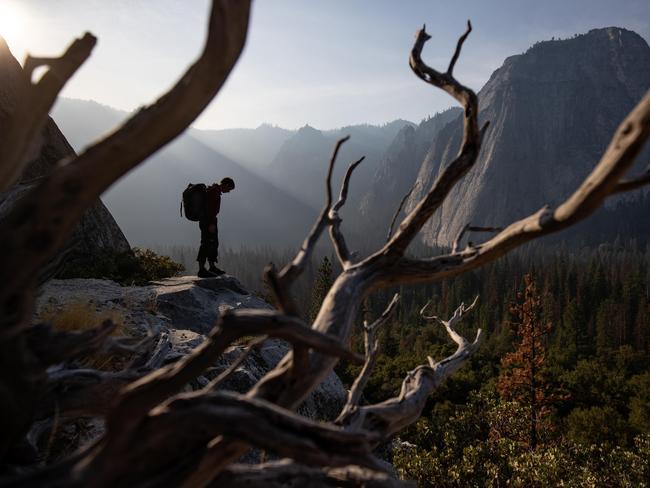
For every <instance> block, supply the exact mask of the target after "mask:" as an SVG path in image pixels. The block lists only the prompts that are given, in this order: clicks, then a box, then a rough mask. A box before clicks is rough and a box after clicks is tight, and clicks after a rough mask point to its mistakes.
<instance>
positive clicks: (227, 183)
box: [219, 178, 235, 193]
mask: <svg viewBox="0 0 650 488" xmlns="http://www.w3.org/2000/svg"><path fill="white" fill-rule="evenodd" d="M219 186H220V187H221V192H222V193H228V192H229V191H231V190H234V189H235V181H234V180H233V179H232V178H224V179H223V180H221V183H219Z"/></svg>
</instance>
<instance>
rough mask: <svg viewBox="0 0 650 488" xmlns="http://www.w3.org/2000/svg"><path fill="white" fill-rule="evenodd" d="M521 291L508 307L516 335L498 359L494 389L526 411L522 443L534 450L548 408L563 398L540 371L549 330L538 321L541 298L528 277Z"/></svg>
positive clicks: (543, 425)
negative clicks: (510, 348)
mask: <svg viewBox="0 0 650 488" xmlns="http://www.w3.org/2000/svg"><path fill="white" fill-rule="evenodd" d="M524 285H525V286H524V291H523V292H520V293H519V294H518V295H517V299H518V300H517V302H515V303H513V304H512V305H511V307H510V311H511V313H512V314H513V315H514V316H515V317H516V320H517V321H516V322H512V329H513V332H514V334H515V336H516V340H515V344H516V349H515V350H514V351H513V352H511V353H508V354H506V355H505V356H504V357H503V359H502V360H501V366H502V367H503V371H502V373H501V375H500V376H499V379H498V381H497V389H498V390H499V393H500V395H501V397H502V398H503V399H505V400H509V401H516V402H517V403H519V404H520V405H522V406H525V407H527V408H529V409H530V421H529V429H528V434H527V435H526V436H525V440H526V441H527V443H528V446H529V448H530V449H535V448H536V447H537V445H538V443H539V440H540V432H541V431H542V430H545V428H546V427H547V426H546V424H545V423H544V419H545V418H546V417H548V415H549V414H550V413H551V409H552V405H554V404H556V403H557V402H558V401H561V400H562V399H563V396H562V394H561V393H560V392H559V391H558V390H557V389H556V388H555V387H554V386H553V385H552V384H551V382H550V381H549V380H548V377H547V375H546V374H545V372H544V364H545V362H546V349H547V342H546V340H545V338H546V337H547V336H548V335H549V334H550V332H551V331H552V330H553V325H552V324H551V323H550V322H544V321H542V320H541V309H542V297H541V295H540V294H539V292H538V291H537V286H536V285H535V281H534V280H533V278H532V277H531V276H530V275H526V276H525V277H524Z"/></svg>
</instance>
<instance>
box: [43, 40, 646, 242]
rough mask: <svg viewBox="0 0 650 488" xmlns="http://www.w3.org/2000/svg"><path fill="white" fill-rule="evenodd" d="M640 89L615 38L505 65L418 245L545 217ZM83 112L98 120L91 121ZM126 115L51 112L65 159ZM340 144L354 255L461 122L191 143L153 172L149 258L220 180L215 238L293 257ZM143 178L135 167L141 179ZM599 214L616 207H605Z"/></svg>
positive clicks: (456, 137) (455, 137) (636, 45)
mask: <svg viewBox="0 0 650 488" xmlns="http://www.w3.org/2000/svg"><path fill="white" fill-rule="evenodd" d="M649 87H650V48H649V47H648V45H647V43H646V42H645V41H644V40H643V39H642V38H641V37H640V36H638V35H637V34H635V33H634V32H631V31H627V30H625V29H619V28H615V27H610V28H604V29H594V30H592V31H590V32H589V33H587V34H583V35H579V36H575V37H573V38H571V39H565V40H554V41H544V42H539V43H536V44H535V45H534V46H532V47H531V48H530V49H528V51H526V52H525V53H523V54H519V55H515V56H510V57H509V58H507V59H506V60H505V61H504V63H503V65H502V66H501V67H500V68H499V69H497V70H496V71H495V72H494V73H493V74H492V76H491V77H490V79H489V81H488V82H487V83H486V85H485V86H484V87H483V88H482V89H481V91H480V92H479V94H478V95H479V103H480V113H479V119H480V120H481V121H484V120H490V122H491V125H490V129H489V131H488V133H487V136H486V138H485V141H484V143H483V147H482V152H481V154H480V156H479V159H478V161H477V163H476V165H475V167H474V168H473V169H472V170H471V171H470V172H469V174H468V175H467V176H466V177H465V178H464V179H463V180H462V181H460V182H459V184H458V185H457V186H456V187H455V189H454V190H453V191H452V194H451V195H450V196H449V198H448V199H447V201H446V203H445V204H444V205H443V206H442V208H441V209H440V210H439V211H438V212H437V213H436V214H435V215H434V216H433V218H432V219H431V220H430V222H429V223H428V224H427V225H426V226H425V228H424V229H423V231H422V233H421V238H422V240H423V241H424V243H426V244H429V245H449V244H450V243H451V241H452V240H453V239H454V237H455V236H456V235H457V233H458V231H459V230H460V228H462V227H463V226H464V225H465V224H467V223H472V224H474V225H496V226H500V225H504V224H507V223H509V222H511V221H513V220H515V219H518V218H520V217H522V216H524V215H527V214H529V213H530V212H532V211H535V210H537V209H539V208H540V207H541V206H543V205H544V204H551V205H553V204H556V203H558V202H559V201H560V200H561V199H563V198H565V197H566V196H568V195H569V194H570V192H571V191H573V190H574V189H575V187H576V186H577V185H578V184H579V182H580V181H582V179H583V178H584V177H585V176H586V175H587V174H588V173H589V172H590V171H591V169H592V168H593V167H594V165H595V164H596V163H597V162H598V159H599V158H600V156H601V154H602V152H603V150H604V149H605V147H606V145H607V144H608V142H609V140H610V138H611V136H612V134H613V133H614V131H615V129H616V127H617V126H618V124H619V123H620V121H621V120H622V119H623V117H624V116H625V115H626V114H627V113H628V112H629V110H630V109H631V108H632V107H633V106H634V105H635V104H636V103H637V102H638V100H639V99H640V98H641V97H642V95H643V94H644V93H645V91H646V90H647V89H648V88H649ZM66 105H67V108H66ZM95 112H97V116H95V115H92V114H93V113H95ZM127 115H128V114H126V113H125V112H119V111H112V112H111V110H110V109H107V108H106V107H102V106H99V105H98V104H96V105H92V104H89V103H88V102H84V103H82V104H79V102H66V101H65V100H63V101H62V102H60V105H57V108H56V109H55V111H54V117H55V118H57V117H60V119H61V120H60V123H61V126H62V129H63V131H64V133H66V134H69V136H68V137H69V138H70V140H71V142H72V143H73V145H75V146H76V143H77V144H78V143H79V140H80V139H83V138H86V139H87V138H88V137H89V135H88V133H89V132H92V131H94V132H95V133H99V132H102V131H104V132H106V131H108V130H110V129H111V128H112V127H113V126H114V125H116V124H117V123H118V122H119V121H120V120H123V119H124V118H126V116H127ZM57 120H58V119H57ZM91 128H92V130H91ZM100 129H101V130H100ZM345 135H350V136H351V138H350V140H349V141H348V142H347V143H346V144H345V145H344V146H343V148H342V151H341V153H340V154H339V159H338V164H337V166H336V169H335V173H334V178H333V179H334V185H335V186H336V187H337V188H338V184H339V182H340V180H341V178H342V177H343V174H344V172H345V170H346V168H347V166H348V163H350V162H351V161H354V160H356V159H358V158H360V157H361V156H365V157H366V160H365V161H364V162H363V163H362V165H361V166H360V167H359V168H358V169H357V171H356V172H355V174H354V176H353V178H352V182H351V188H350V193H349V199H348V203H347V205H346V207H344V209H343V218H344V224H343V225H344V231H346V232H347V233H348V234H349V237H350V241H351V242H352V243H353V244H352V245H353V246H355V245H356V244H359V243H360V244H366V243H368V244H369V243H374V244H376V242H377V239H383V238H385V233H386V231H387V227H388V224H389V221H390V218H391V216H392V215H393V212H394V211H395V210H396V208H397V205H398V204H399V201H400V200H401V199H402V198H403V196H404V195H405V194H406V192H407V191H408V190H409V189H410V188H411V186H413V192H412V194H411V196H410V198H409V199H408V201H407V202H406V206H405V207H406V208H405V211H408V210H409V209H411V208H412V207H413V205H414V204H415V203H416V202H417V201H418V200H419V199H420V198H421V197H422V196H423V195H424V193H425V192H426V191H427V189H428V188H430V186H431V184H432V183H433V181H434V180H435V179H436V177H437V176H438V175H439V174H440V171H441V170H442V168H444V167H445V165H447V164H449V162H450V161H451V160H452V159H453V157H454V156H455V155H456V153H457V151H458V147H459V145H460V140H461V137H462V117H461V109H460V108H458V107H455V108H451V109H448V110H445V111H443V112H441V113H438V114H435V115H434V116H432V117H429V118H427V119H426V120H424V121H422V122H421V123H420V124H418V125H416V124H413V123H411V122H408V121H405V120H399V119H398V120H395V121H393V122H390V123H388V124H385V125H383V126H375V125H369V124H360V125H353V126H349V127H344V128H341V129H336V130H318V129H316V128H314V127H311V126H310V125H305V126H304V127H302V128H300V129H298V130H296V131H290V130H286V129H282V128H279V127H274V126H270V125H263V126H260V127H258V128H256V129H227V130H221V131H202V130H199V129H190V130H189V131H188V132H187V133H186V134H185V135H184V136H182V138H180V139H179V140H178V141H176V142H174V143H173V144H172V145H170V148H169V149H165V150H163V151H162V152H161V155H157V156H154V157H153V158H152V160H158V159H164V160H165V162H164V163H159V164H160V167H159V170H160V171H163V170H164V171H166V172H168V173H174V174H176V176H175V177H174V178H175V180H174V181H176V183H175V186H171V185H170V184H169V182H166V183H164V184H163V183H162V182H161V185H162V187H164V188H165V192H164V193H165V194H164V195H159V196H158V197H157V198H159V200H156V199H155V198H153V199H151V202H157V203H155V205H154V207H156V208H158V207H160V208H162V207H164V208H165V209H166V210H165V211H164V212H158V213H157V214H156V215H157V217H156V218H155V219H152V220H151V222H149V223H148V224H147V225H150V226H152V228H154V227H155V228H156V229H157V231H156V232H154V231H153V230H151V231H148V232H147V234H148V235H150V236H156V238H160V239H164V240H163V241H161V242H159V243H160V244H175V243H179V241H178V240H175V239H176V238H175V237H174V235H176V234H179V233H182V232H184V233H185V234H187V232H188V230H189V226H188V223H185V224H183V225H184V226H185V227H183V228H182V229H181V228H180V227H179V226H178V225H177V224H174V225H172V226H171V227H172V228H174V229H176V230H174V232H170V228H169V227H168V226H169V224H168V223H167V220H166V219H168V218H169V217H168V214H169V213H170V212H171V211H172V210H171V206H170V205H169V202H168V201H172V200H173V198H171V197H170V195H174V196H175V195H176V194H177V193H178V192H179V190H178V189H177V188H176V187H177V186H179V185H180V182H181V180H182V182H183V183H185V182H189V181H198V180H200V179H201V178H210V177H211V175H215V177H220V176H221V175H226V174H228V175H229V176H233V175H235V176H234V177H235V180H236V181H237V178H240V179H242V182H243V183H244V184H243V186H241V187H240V186H238V188H237V191H236V192H234V193H233V194H232V199H231V198H230V197H231V195H229V196H228V200H230V201H231V204H232V207H228V206H227V207H226V208H229V209H230V210H229V211H231V212H233V213H232V214H230V217H228V215H229V214H228V212H224V215H223V219H224V224H225V228H227V227H228V226H229V225H231V224H232V226H231V228H230V232H229V233H228V232H227V233H226V235H228V234H230V235H231V236H232V237H234V241H232V242H233V243H236V244H238V243H244V242H245V243H248V244H250V243H253V244H260V245H265V244H270V245H291V246H295V244H296V243H297V242H299V239H300V238H301V236H302V235H303V234H304V231H305V230H306V229H307V228H308V227H309V225H310V223H311V221H312V219H313V217H314V216H315V215H316V213H317V211H318V209H319V208H320V207H321V205H322V203H323V199H324V178H325V174H326V171H327V163H328V161H329V158H330V156H331V153H332V150H333V148H334V145H335V143H336V141H337V140H338V139H339V138H341V137H343V136H345ZM78 136H83V137H78ZM76 147H78V146H76ZM645 154H646V156H645V159H644V158H641V162H640V163H639V164H640V165H641V164H643V161H646V163H647V160H648V159H650V150H647V151H646V153H645ZM179 161H184V163H183V164H182V165H180V164H179ZM149 164H150V163H147V164H146V165H145V167H146V168H152V169H153V167H154V166H153V163H151V164H152V165H151V166H149ZM152 169H151V170H152ZM151 170H150V169H147V171H151ZM142 171H144V170H142V169H141V168H139V169H138V170H136V171H135V172H134V173H133V174H134V175H139V176H140V177H141V179H140V180H139V181H140V182H141V185H144V184H146V183H147V182H148V181H149V180H151V178H152V175H153V174H154V173H148V172H146V171H145V172H142ZM230 173H232V174H230ZM147 175H149V176H147ZM181 175H182V176H181ZM129 178H131V177H129ZM129 178H127V179H125V180H124V181H121V182H119V183H118V184H117V185H116V186H115V188H114V189H111V191H109V192H108V194H107V195H106V197H105V198H106V201H107V204H108V205H109V208H111V210H113V211H114V214H115V216H116V218H117V220H118V222H120V223H122V221H124V222H129V221H131V220H132V221H133V223H132V224H128V223H127V224H125V225H124V228H125V232H126V233H127V236H129V237H130V238H131V239H133V237H132V235H139V234H142V229H141V228H140V226H138V224H137V221H138V219H137V218H136V216H135V215H133V212H132V211H131V210H130V208H131V207H130V205H127V204H125V203H124V202H128V201H129V199H130V198H131V199H132V198H133V197H132V195H130V192H136V193H137V192H138V191H141V190H138V188H141V186H138V185H137V184H134V183H130V182H129ZM156 178H158V176H156V177H155V178H154V180H155V179H156ZM135 181H138V180H135ZM249 181H250V183H249ZM127 189H128V191H127ZM240 189H241V193H240V192H239V190H240ZM335 190H336V189H335ZM236 194H237V196H235V195H236ZM636 195H637V196H638V195H639V194H636ZM637 196H635V195H634V194H633V195H631V196H628V197H626V198H627V199H628V202H627V203H626V205H628V204H629V205H632V207H630V209H631V210H630V211H631V212H633V213H634V214H635V215H637V214H639V212H637V211H636V210H634V208H633V206H634V205H635V204H634V202H635V201H637V200H638V201H639V202H640V201H647V199H645V200H642V199H638V198H637ZM240 198H241V199H244V198H247V199H248V200H246V201H244V200H239V201H238V199H240ZM276 198H277V199H278V200H276ZM145 200H147V199H145ZM280 202H283V203H280ZM630 202H631V203H630ZM148 204H149V203H146V204H143V205H142V206H146V205H148ZM227 205H230V204H227ZM611 205H612V206H615V205H616V200H615V199H613V200H612V201H611ZM629 205H628V206H629ZM626 208H627V207H626ZM154 210H155V209H152V210H151V211H152V212H154ZM615 213H616V212H614V213H612V214H611V215H614V214H615ZM640 213H641V214H642V213H643V212H640ZM601 214H602V213H601ZM618 214H620V211H619V212H618ZM618 214H617V215H618ZM145 215H148V213H147V212H145ZM229 218H230V219H233V220H231V221H230V223H228V219H229ZM603 218H610V219H611V218H613V217H611V216H610V217H603ZM161 219H163V220H161ZM226 224H227V225H226ZM235 224H236V225H235ZM626 225H627V224H626ZM177 227H179V228H178V229H177ZM181 227H182V226H181ZM131 228H133V230H130V229H131ZM244 228H245V229H246V230H245V229H244ZM594 228H598V229H608V230H607V232H617V230H616V229H617V227H616V225H611V224H608V223H605V222H601V223H599V224H598V225H596V226H595V227H594ZM181 231H182V232H181ZM621 232H624V231H621ZM598 234H599V235H601V234H602V232H601V231H598ZM169 235H171V236H172V237H171V238H169ZM188 235H191V233H190V234H188ZM165 236H167V237H165ZM188 239H189V240H195V239H196V237H191V238H188ZM134 242H135V243H139V242H140V238H139V237H138V238H137V239H135V240H134ZM374 244H373V245H374Z"/></svg>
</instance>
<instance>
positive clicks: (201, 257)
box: [196, 217, 219, 265]
mask: <svg viewBox="0 0 650 488" xmlns="http://www.w3.org/2000/svg"><path fill="white" fill-rule="evenodd" d="M211 223H213V224H214V232H210V231H208V227H209V226H210V224H211ZM199 228H200V229H201V247H199V254H198V256H197V257H196V260H197V261H198V262H199V264H200V265H204V264H205V261H206V260H208V261H209V262H211V263H216V262H217V261H218V260H219V229H218V228H217V218H216V217H215V218H214V220H209V219H205V220H204V219H201V220H200V221H199Z"/></svg>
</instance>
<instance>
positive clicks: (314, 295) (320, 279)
mask: <svg viewBox="0 0 650 488" xmlns="http://www.w3.org/2000/svg"><path fill="white" fill-rule="evenodd" d="M332 283H334V278H333V276H332V262H331V261H330V259H329V258H328V257H327V256H325V257H324V258H323V260H322V261H321V263H320V265H319V266H318V270H317V271H316V278H315V279H314V286H313V288H312V292H311V304H310V306H309V320H310V322H313V321H314V319H315V318H316V315H318V311H319V310H320V307H321V305H322V304H323V300H324V299H325V296H326V295H327V292H328V291H329V289H330V288H331V287H332Z"/></svg>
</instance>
